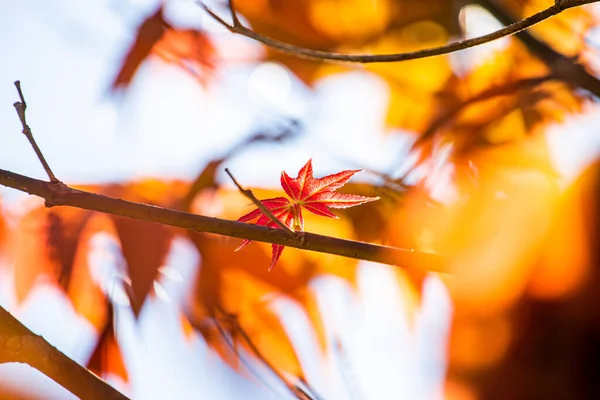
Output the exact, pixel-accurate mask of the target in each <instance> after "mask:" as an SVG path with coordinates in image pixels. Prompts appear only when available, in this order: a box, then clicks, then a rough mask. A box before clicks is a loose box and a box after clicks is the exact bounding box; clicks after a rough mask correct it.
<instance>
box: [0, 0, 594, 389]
mask: <svg viewBox="0 0 600 400" xmlns="http://www.w3.org/2000/svg"><path fill="white" fill-rule="evenodd" d="M206 4H207V5H208V6H209V7H211V9H213V10H214V11H215V12H216V13H218V14H219V15H221V16H223V18H225V19H228V18H229V10H228V8H227V4H226V2H223V1H222V2H218V1H210V2H208V1H207V2H206ZM552 4H553V1H550V0H547V1H545V0H479V1H476V0H472V1H467V0H431V1H427V2H414V1H412V0H237V1H236V2H235V5H236V8H237V10H238V11H239V16H240V19H241V20H242V22H243V23H244V24H245V25H246V26H248V27H251V28H252V29H254V30H255V31H257V32H259V33H262V34H265V35H267V36H270V37H274V38H276V39H279V40H282V41H285V42H289V43H294V44H297V45H300V46H304V47H308V48H314V49H322V50H328V51H334V52H342V53H365V54H377V53H394V52H406V51H413V50H417V49H421V48H428V47H434V46H439V45H443V44H445V43H447V42H450V41H454V40H458V39H461V38H465V37H475V36H480V35H483V34H486V33H489V32H491V31H494V30H497V29H499V28H501V27H502V26H504V25H507V24H509V23H511V22H513V21H516V20H519V19H521V18H523V17H526V16H529V15H532V14H534V13H535V12H538V11H540V10H543V9H545V8H547V7H550V6H551V5H552ZM0 10H2V12H0V24H1V26H2V27H3V31H4V35H2V36H1V37H0V50H1V51H2V54H3V57H2V62H0V78H2V79H0V105H2V104H3V105H4V106H0V132H1V133H0V134H1V135H2V136H1V141H0V143H1V145H0V168H2V169H5V170H9V171H13V172H17V173H20V174H24V175H28V176H32V177H36V178H40V179H44V171H43V169H42V168H41V166H40V164H39V162H38V161H37V160H36V157H35V154H34V153H33V151H32V150H31V148H30V147H29V144H28V143H27V141H26V139H25V138H24V137H23V135H21V134H19V132H20V131H21V127H20V122H19V119H18V118H17V116H16V114H15V112H14V108H13V107H12V103H14V102H15V101H17V100H18V96H17V92H16V90H15V88H14V86H13V82H14V81H15V80H20V81H21V82H22V87H23V90H24V93H25V96H26V100H27V103H28V109H27V117H28V122H29V125H30V126H31V128H32V130H33V133H34V136H35V137H36V140H37V142H38V144H39V145H40V147H41V148H42V150H43V152H44V154H45V156H46V158H47V160H48V162H49V163H50V165H51V166H52V168H53V170H54V172H55V174H56V175H57V176H58V177H59V178H60V179H61V180H63V181H64V182H65V183H67V184H69V185H70V186H75V187H79V188H83V189H86V190H89V191H93V192H97V193H103V194H107V195H110V196H113V197H119V198H125V199H129V200H133V201H140V202H144V203H150V204H157V205H161V206H165V207H171V208H175V209H179V210H184V211H192V212H196V213H199V214H203V215H210V216H217V217H220V218H225V219H237V218H238V217H239V216H241V215H243V214H245V213H246V212H248V211H249V210H250V206H249V204H248V200H247V199H245V198H244V197H243V196H242V195H241V194H240V193H239V192H238V191H237V190H236V189H235V188H234V187H233V185H232V184H231V182H230V181H229V180H228V178H227V177H226V175H225V174H224V173H223V172H224V171H223V169H224V168H225V167H227V168H229V169H230V170H231V171H232V173H233V174H234V175H235V177H236V178H237V179H238V181H240V182H241V183H242V184H243V185H245V186H247V187H251V188H253V190H254V191H255V194H256V195H257V196H258V197H259V198H267V197H275V196H280V195H282V194H281V193H282V191H281V188H280V187H279V175H280V173H281V171H282V170H285V171H286V172H287V173H288V174H290V175H291V176H295V175H296V171H298V170H299V169H300V167H302V165H304V164H305V163H306V161H307V160H308V159H311V158H312V160H313V165H314V167H315V176H317V177H321V176H324V175H327V174H331V173H335V172H338V171H340V170H344V169H364V172H362V173H360V174H358V175H357V176H356V178H354V179H353V180H352V182H351V183H350V184H348V185H347V191H348V192H349V193H357V194H361V195H365V196H379V197H381V200H380V201H378V202H374V203H369V204H367V205H364V206H360V207H357V208H353V209H348V210H340V211H339V212H338V211H336V214H337V215H339V216H340V219H339V220H332V219H325V218H323V217H318V216H314V217H313V216H310V217H309V216H306V217H307V221H306V225H305V226H306V230H307V231H309V232H316V233H321V234H325V235H330V236H335V237H341V238H348V239H354V240H361V241H367V242H372V243H377V244H385V245H392V246H397V247H403V248H410V249H415V250H418V251H429V252H436V253H441V254H444V255H447V256H448V260H449V261H448V263H447V265H445V266H444V268H445V271H444V272H443V273H429V272H427V270H428V266H427V265H423V266H420V268H417V269H416V270H405V269H403V268H402V265H399V266H386V265H380V264H375V263H368V262H357V261H355V260H350V259H345V258H342V257H337V256H332V255H324V254H318V253H311V252H303V251H299V250H296V249H286V250H285V251H284V253H283V255H282V258H281V260H280V262H279V263H278V264H277V266H276V267H275V268H274V269H273V270H272V271H271V272H268V271H267V268H268V265H269V260H270V246H269V245H267V244H262V243H253V244H251V245H250V246H248V247H247V248H246V249H244V250H243V251H240V252H234V251H233V250H234V249H235V248H236V247H238V246H239V244H240V240H238V239H230V238H223V237H217V236H214V235H208V234H193V233H189V232H185V231H181V230H176V229H171V228H166V227H161V226H155V225H152V224H147V223H141V222H134V221H130V220H127V219H124V218H118V217H110V216H105V215H101V214H98V213H92V212H87V211H82V210H75V209H69V208H57V209H49V210H46V209H44V208H43V202H42V201H41V200H40V199H34V198H29V197H28V196H26V195H24V194H23V193H20V192H17V191H15V190H12V189H7V188H1V189H0V201H1V203H0V204H1V206H2V208H1V210H2V213H1V214H0V244H1V246H0V305H2V306H3V307H5V308H6V309H8V310H9V311H10V312H12V313H13V314H14V315H15V316H16V317H17V318H18V319H19V320H21V321H22V322H23V323H25V324H26V325H27V326H28V327H29V328H30V329H32V330H34V331H35V332H36V333H39V334H41V335H43V336H44V337H45V338H46V339H47V340H48V341H50V342H51V343H52V344H53V345H55V346H56V347H58V348H59V349H60V350H61V351H63V352H65V353H66V354H67V355H68V356H69V357H71V358H73V359H74V360H76V361H77V362H79V363H81V364H82V365H85V366H87V367H89V368H90V369H92V370H93V371H94V372H96V373H98V374H99V375H101V376H103V377H104V378H105V379H107V380H108V382H110V383H111V384H113V385H114V386H116V387H117V388H118V389H119V390H121V391H122V392H123V393H125V394H126V395H128V396H130V397H131V398H134V399H159V398H176V399H187V398H190V399H191V398H198V397H199V396H204V397H206V398H210V399H287V398H296V397H297V396H296V395H295V394H294V391H297V389H295V388H297V387H302V388H304V389H303V390H304V391H306V392H307V393H310V396H311V397H312V398H315V399H398V398H408V399H439V398H448V399H468V400H470V399H479V398H481V399H487V398H498V399H504V398H515V399H519V398H527V399H529V398H543V399H566V398H569V399H589V398H597V396H600V386H599V385H598V384H597V383H595V382H597V379H596V378H597V373H600V351H599V349H600V314H598V311H597V309H596V307H595V305H596V301H595V300H596V299H595V297H596V296H597V293H600V292H598V291H597V290H596V286H597V285H598V284H599V278H598V276H597V275H596V269H595V266H596V264H597V261H596V260H597V258H596V253H595V252H596V248H597V247H596V246H595V245H596V244H597V242H596V241H597V238H598V236H597V234H596V232H597V227H598V225H597V221H596V219H597V217H596V210H597V198H596V194H597V188H598V178H597V176H596V169H597V167H596V164H595V160H596V158H597V156H598V154H599V153H598V151H599V150H600V134H599V133H598V131H597V126H598V123H599V122H600V115H599V114H598V112H597V105H596V97H597V96H598V95H600V80H598V79H597V75H598V74H597V71H598V70H597V68H598V43H600V42H599V41H598V31H597V28H596V26H597V23H598V19H599V18H600V14H599V13H598V12H599V11H600V9H599V8H598V6H596V5H595V4H591V5H589V6H585V7H578V8H574V9H571V10H568V11H566V12H563V13H561V14H560V15H559V16H557V17H554V18H552V19H550V20H547V21H545V22H543V23H541V24H539V25H537V26H536V27H534V28H533V29H531V30H529V31H527V32H525V33H522V34H519V35H518V36H512V37H509V38H503V39H500V40H497V41H495V42H492V43H489V44H485V45H482V46H479V47H476V48H473V49H469V50H465V51H461V52H457V53H453V54H450V55H448V56H439V57H432V58H426V59H421V60H415V61H409V62H403V63H387V64H385V63H381V64H365V65H360V64H339V63H338V64H335V63H327V62H317V61H308V60H302V59H298V58H295V57H293V56H288V55H282V54H280V53H277V52H274V51H272V50H270V49H268V48H266V47H264V46H262V45H260V44H259V43H257V42H255V41H252V40H249V39H247V38H244V37H242V36H239V35H233V34H231V33H229V32H228V31H227V30H226V29H225V28H224V27H222V26H221V25H219V24H218V23H217V22H216V21H215V20H214V19H212V18H211V17H210V16H209V15H208V14H207V13H206V12H205V11H204V10H203V9H202V7H201V4H200V3H198V2H194V1H188V0H170V1H162V2H160V1H148V0H130V1H116V0H88V1H85V2H81V1H72V0H57V1H55V2H52V4H50V3H47V2H42V1H37V0H27V1H22V2H17V3H15V2H9V1H7V0H0ZM344 189H346V187H345V188H344ZM0 393H1V395H2V398H18V399H21V398H26V399H48V398H50V399H64V398H69V396H70V394H69V393H67V392H66V391H64V390H63V389H62V388H60V386H58V385H57V384H56V383H54V382H52V381H50V380H49V379H48V378H45V377H44V376H43V375H41V374H40V373H38V372H37V371H35V370H32V369H31V368H29V367H27V366H24V365H15V364H3V365H0Z"/></svg>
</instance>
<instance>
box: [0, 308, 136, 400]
mask: <svg viewBox="0 0 600 400" xmlns="http://www.w3.org/2000/svg"><path fill="white" fill-rule="evenodd" d="M7 362H17V363H25V364H28V365H29V366H31V367H32V368H35V369H37V370H38V371H40V372H42V373H43V374H44V375H46V376H48V377H49V378H51V379H52V380H54V381H55V382H56V383H58V384H59V385H61V386H62V387H64V388H65V389H67V390H68V391H69V392H71V393H73V394H74V395H75V396H77V397H78V398H80V399H85V400H127V397H125V396H124V395H123V394H121V393H119V392H118V391H117V390H116V389H115V388H113V387H112V386H110V385H109V384H108V383H106V382H104V381H103V380H102V379H100V378H99V377H98V376H96V375H95V374H93V373H92V372H90V371H88V370H87V369H85V368H84V367H82V366H81V365H79V364H77V363H76V362H75V361H73V360H71V359H70V358H69V357H67V356H66V355H65V354H63V353H62V352H60V351H59V350H57V349H56V348H55V347H54V346H52V345H51V344H50V343H48V342H47V341H46V340H45V339H44V338H43V337H41V336H39V335H36V334H35V333H33V332H31V331H30V330H29V329H28V328H27V327H26V326H25V325H23V324H22V323H20V322H19V321H18V320H17V319H16V318H15V317H13V316H12V315H11V314H10V313H9V312H8V311H6V310H5V309H4V308H2V307H0V364H1V363H7Z"/></svg>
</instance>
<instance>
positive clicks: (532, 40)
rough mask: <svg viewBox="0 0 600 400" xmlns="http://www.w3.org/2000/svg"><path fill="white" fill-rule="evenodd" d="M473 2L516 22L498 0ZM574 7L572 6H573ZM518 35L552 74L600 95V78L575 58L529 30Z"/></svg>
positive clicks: (506, 21) (507, 22)
mask: <svg viewBox="0 0 600 400" xmlns="http://www.w3.org/2000/svg"><path fill="white" fill-rule="evenodd" d="M572 2H573V1H572V0H566V1H565V0H562V3H565V4H567V3H572ZM472 3H474V4H478V5H480V6H481V7H483V8H485V9H486V10H487V11H488V12H489V13H490V14H492V15H493V16H494V18H496V19H497V20H498V21H500V22H501V23H502V24H504V25H510V24H513V23H514V22H515V18H514V17H513V16H512V15H510V14H509V13H507V12H506V11H505V10H504V9H503V8H502V7H500V5H499V4H498V2H497V0H472ZM571 7H572V6H571ZM517 37H518V38H519V39H520V40H521V41H522V42H523V44H525V46H527V48H528V49H529V50H530V51H531V52H532V53H534V54H536V55H537V56H538V57H539V58H540V59H541V60H542V61H543V62H544V63H545V64H546V65H548V66H549V67H550V68H551V70H552V74H553V75H555V76H556V77H557V78H558V79H561V80H564V81H566V82H568V83H572V84H574V85H577V86H579V87H580V88H582V89H585V90H587V91H588V92H590V93H592V94H593V95H595V96H597V97H600V80H599V79H598V78H596V77H595V76H593V75H592V74H590V73H589V72H588V71H587V70H586V69H585V67H584V66H583V65H581V64H579V63H578V62H577V61H576V60H575V59H573V58H570V57H567V56H565V55H563V54H561V53H559V52H557V51H556V50H554V49H552V48H551V47H550V46H549V45H548V44H546V43H544V42H543V41H541V40H539V39H538V38H536V37H535V36H534V35H532V33H531V32H529V31H521V32H519V33H517Z"/></svg>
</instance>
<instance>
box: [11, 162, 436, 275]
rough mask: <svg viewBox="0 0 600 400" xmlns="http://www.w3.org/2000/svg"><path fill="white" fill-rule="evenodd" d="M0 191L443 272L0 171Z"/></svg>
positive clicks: (399, 254) (389, 253)
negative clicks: (2, 189) (6, 190)
mask: <svg viewBox="0 0 600 400" xmlns="http://www.w3.org/2000/svg"><path fill="white" fill-rule="evenodd" d="M0 185H3V186H6V187H11V188H13V189H17V190H20V191H22V192H25V193H29V194H31V195H35V196H38V197H41V198H43V199H45V200H46V206H47V207H53V206H71V207H77V208H82V209H86V210H91V211H98V212H103V213H107V214H112V215H120V216H123V217H129V218H133V219H137V220H141V221H148V222H155V223H159V224H163V225H169V226H174V227H179V228H184V229H190V230H193V231H197V232H207V233H216V234H219V235H224V236H230V237H235V238H240V239H248V240H256V241H259V242H266V243H273V244H281V245H284V246H288V247H295V248H297V249H303V250H311V251H317V252H320V253H328V254H335V255H340V256H344V257H349V258H354V259H359V260H366V261H374V262H378V263H383V264H389V265H398V266H400V267H403V268H412V269H418V270H427V271H437V272H443V271H444V264H445V262H446V259H445V258H444V257H443V256H441V255H438V254H434V253H426V252H420V251H416V250H414V249H401V248H396V247H388V246H381V245H376V244H370V243H364V242H358V241H353V240H345V239H338V238H333V237H329V236H323V235H317V234H314V233H308V232H305V233H304V234H303V235H301V236H296V235H294V236H288V235H287V234H286V233H285V232H284V231H282V230H281V229H275V228H267V227H264V226H259V225H253V224H246V223H243V222H237V221H229V220H224V219H219V218H212V217H206V216H203V215H196V214H190V213H186V212H181V211H176V210H171V209H167V208H162V207H157V206H153V205H148V204H141V203H135V202H131V201H126V200H120V199H115V198H112V197H108V196H104V195H100V194H94V193H89V192H85V191H82V190H77V189H73V188H70V187H68V186H66V185H64V184H61V183H60V182H58V183H56V182H44V181H41V180H38V179H34V178H30V177H27V176H23V175H19V174H16V173H14V172H10V171H6V170H3V169H0Z"/></svg>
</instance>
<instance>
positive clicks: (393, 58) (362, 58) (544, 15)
mask: <svg viewBox="0 0 600 400" xmlns="http://www.w3.org/2000/svg"><path fill="white" fill-rule="evenodd" d="M598 1H600V0H555V3H554V4H553V5H552V6H550V7H548V8H547V9H545V10H543V11H540V12H538V13H537V14H534V15H532V16H530V17H527V18H525V19H523V20H520V21H517V22H514V23H512V24H510V25H508V26H506V27H504V28H502V29H499V30H497V31H495V32H492V33H490V34H487V35H483V36H480V37H476V38H471V39H464V40H459V41H457V42H454V43H449V44H447V45H444V46H439V47H432V48H429V49H423V50H417V51H410V52H406V53H393V54H340V53H333V52H329V51H321V50H313V49H308V48H305V47H301V46H296V45H293V44H290V43H285V42H282V41H279V40H277V39H274V38H271V37H268V36H265V35H261V34H259V33H256V32H254V31H253V30H251V29H248V28H246V27H245V26H243V25H242V24H241V23H240V22H239V20H238V18H237V14H236V12H235V8H234V5H233V1H232V0H229V2H228V4H229V9H230V13H231V16H232V19H233V23H232V24H230V23H228V22H227V21H225V20H224V19H223V18H221V17H219V16H218V15H217V14H216V13H215V12H214V11H212V10H211V9H210V8H209V7H207V6H206V5H205V4H203V3H202V2H201V3H200V4H201V6H202V7H203V8H204V10H205V11H206V12H207V13H208V14H209V15H210V16H211V17H212V18H213V19H214V20H215V21H217V22H218V23H219V24H221V25H222V26H224V27H225V28H227V30H229V31H230V32H232V33H237V34H239V35H242V36H245V37H247V38H250V39H254V40H256V41H258V42H260V43H263V44H264V45H266V46H268V47H271V48H272V49H275V50H278V51H280V52H282V53H285V54H289V55H292V56H295V57H299V58H305V59H311V60H323V61H336V62H348V63H365V64H366V63H377V62H399V61H408V60H415V59H418V58H425V57H433V56H439V55H443V54H449V53H453V52H455V51H459V50H464V49H468V48H470V47H475V46H479V45H481V44H484V43H488V42H491V41H493V40H497V39H500V38H502V37H505V36H509V35H512V34H515V33H517V32H520V31H522V30H525V29H528V28H530V27H532V26H533V25H535V24H537V23H539V22H542V21H544V20H546V19H548V18H550V17H553V16H555V15H557V14H560V13H561V12H562V11H564V10H566V9H568V8H572V7H577V6H582V5H585V4H591V3H595V2H598Z"/></svg>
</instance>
